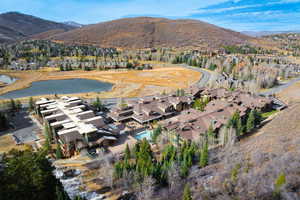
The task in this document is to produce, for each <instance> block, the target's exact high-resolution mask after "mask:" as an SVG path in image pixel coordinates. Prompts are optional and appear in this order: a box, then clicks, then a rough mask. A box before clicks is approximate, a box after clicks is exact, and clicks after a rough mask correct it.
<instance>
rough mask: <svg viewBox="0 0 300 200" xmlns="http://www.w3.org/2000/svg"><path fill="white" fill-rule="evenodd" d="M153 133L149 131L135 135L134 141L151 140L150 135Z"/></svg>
mask: <svg viewBox="0 0 300 200" xmlns="http://www.w3.org/2000/svg"><path fill="white" fill-rule="evenodd" d="M152 132H153V131H150V130H144V131H142V132H140V133H138V134H136V135H135V136H134V137H135V139H138V140H143V139H144V138H145V139H146V140H151V134H152Z"/></svg>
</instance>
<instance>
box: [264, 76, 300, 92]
mask: <svg viewBox="0 0 300 200" xmlns="http://www.w3.org/2000/svg"><path fill="white" fill-rule="evenodd" d="M298 81H300V77H297V78H294V79H292V80H290V81H288V82H285V83H281V84H280V85H278V86H276V87H273V88H270V89H268V90H267V91H265V92H261V93H260V94H261V95H265V96H269V95H273V94H276V93H279V92H281V91H282V90H284V89H286V88H288V87H289V86H291V85H293V84H294V83H296V82H298Z"/></svg>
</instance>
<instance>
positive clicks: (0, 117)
mask: <svg viewBox="0 0 300 200" xmlns="http://www.w3.org/2000/svg"><path fill="white" fill-rule="evenodd" d="M7 128H8V121H7V117H6V115H5V114H4V113H2V112H0V130H5V129H7Z"/></svg>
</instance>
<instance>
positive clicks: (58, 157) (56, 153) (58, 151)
mask: <svg viewBox="0 0 300 200" xmlns="http://www.w3.org/2000/svg"><path fill="white" fill-rule="evenodd" d="M55 156H56V159H62V158H63V153H62V152H61V146H60V143H59V142H58V143H57V145H56V152H55Z"/></svg>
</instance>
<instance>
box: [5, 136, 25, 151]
mask: <svg viewBox="0 0 300 200" xmlns="http://www.w3.org/2000/svg"><path fill="white" fill-rule="evenodd" d="M12 149H17V150H25V149H27V147H26V145H16V144H15V141H14V140H13V138H12V136H11V134H7V135H2V136H0V153H4V152H9V151H10V150H12Z"/></svg>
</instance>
